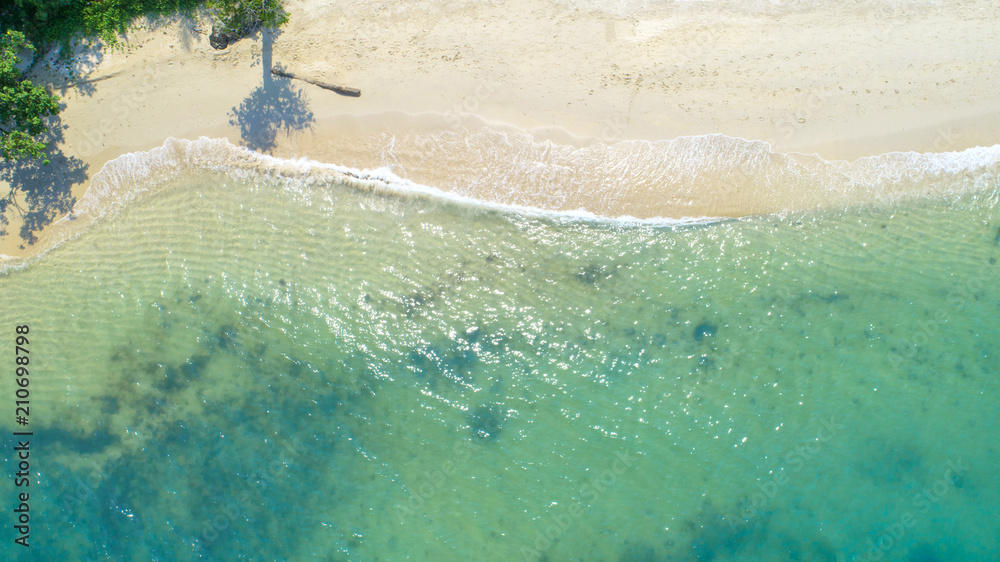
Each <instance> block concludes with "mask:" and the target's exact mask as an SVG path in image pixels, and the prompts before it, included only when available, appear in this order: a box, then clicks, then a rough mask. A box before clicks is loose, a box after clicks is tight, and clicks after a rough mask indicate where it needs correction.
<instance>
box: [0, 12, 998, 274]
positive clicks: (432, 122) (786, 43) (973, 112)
mask: <svg viewBox="0 0 1000 562" xmlns="http://www.w3.org/2000/svg"><path fill="white" fill-rule="evenodd" d="M515 4H517V6H515V7H514V8H517V9H513V8H512V7H510V6H508V5H506V4H505V5H500V4H497V5H493V4H491V3H483V4H476V5H472V4H461V5H456V6H452V5H450V3H449V2H445V1H443V0H442V1H440V2H438V3H433V4H432V3H427V4H426V5H425V4H421V5H420V6H419V7H413V8H385V7H382V8H379V7H378V6H353V5H348V6H346V7H339V6H328V5H324V3H322V2H319V1H317V0H299V1H291V2H289V4H288V8H289V12H290V13H291V20H290V22H289V24H288V25H287V26H286V27H285V28H284V29H283V30H282V31H281V33H280V34H279V35H278V36H277V37H275V38H273V46H272V48H271V49H268V45H269V42H268V41H265V40H264V38H263V37H262V36H261V35H260V34H258V35H257V36H255V37H253V38H249V39H244V40H242V41H240V42H238V43H236V44H235V45H233V46H230V47H229V48H227V49H226V50H225V51H215V50H213V49H211V47H209V45H208V37H207V29H206V28H205V26H204V24H201V27H200V28H199V27H198V24H197V23H194V24H193V23H192V22H183V21H182V22H174V23H171V24H168V25H163V26H159V27H152V28H150V29H141V30H137V31H135V32H132V33H130V35H129V37H128V43H127V46H126V48H125V49H124V50H119V51H108V52H104V53H101V54H99V55H95V56H93V57H92V59H91V60H92V61H93V62H92V64H90V65H89V66H87V67H86V69H88V70H89V74H86V79H85V80H84V82H85V83H86V88H77V89H70V90H68V91H66V92H65V94H64V95H63V96H62V97H63V100H62V101H63V102H64V103H65V106H66V107H65V109H64V111H63V112H62V114H61V119H62V123H63V124H64V125H65V126H66V129H65V132H64V141H63V142H62V143H60V145H59V148H60V149H61V150H62V151H63V153H64V154H65V155H66V156H67V157H68V158H70V159H76V161H78V162H82V163H83V164H85V165H86V174H87V177H86V179H85V181H82V182H77V183H75V184H74V185H72V188H71V193H72V195H73V196H75V197H76V199H77V201H79V200H80V198H81V197H82V196H83V194H84V193H85V192H86V190H87V187H88V186H89V184H90V181H91V180H92V178H93V177H94V175H95V174H96V173H97V171H98V170H100V169H101V168H102V166H103V165H104V164H105V163H107V162H109V161H111V160H113V159H114V158H116V157H117V156H120V155H122V154H127V153H131V152H135V151H142V150H149V149H152V148H155V147H157V146H161V145H162V144H163V142H164V140H165V139H167V138H171V137H174V138H189V139H196V138H200V137H202V136H211V137H220V138H226V139H228V140H229V141H230V142H231V143H233V144H243V145H244V146H249V147H250V148H257V149H263V150H261V151H262V152H265V153H270V154H272V155H274V156H276V157H280V158H309V159H312V160H316V161H321V162H330V163H332V164H340V165H345V166H350V167H357V168H372V167H377V166H379V165H381V164H382V162H381V161H377V160H378V159H379V158H382V154H381V153H380V150H381V148H380V147H374V146H370V142H369V145H365V146H359V145H358V144H357V140H358V139H367V140H366V141H365V142H368V141H370V138H369V137H371V136H372V133H371V131H372V130H373V129H377V130H379V131H384V132H388V134H393V133H395V134H401V133H398V131H401V130H404V129H405V130H410V131H418V130H422V131H423V133H422V134H430V135H452V134H454V133H455V131H456V130H457V129H459V128H461V127H464V124H465V123H468V122H469V121H470V118H469V117H468V116H469V115H471V116H475V117H474V118H472V120H473V121H476V120H478V121H481V122H485V123H489V124H495V125H496V126H497V128H502V129H505V130H515V131H521V132H522V133H523V134H530V135H531V136H532V137H533V138H534V139H535V141H537V142H539V143H544V142H545V141H546V140H548V141H551V142H553V143H555V144H558V145H566V146H569V147H576V148H586V147H588V146H593V145H595V144H598V143H600V144H608V145H614V144H615V143H620V142H622V141H636V140H639V141H664V142H667V141H668V139H678V138H682V137H689V136H701V135H712V134H723V135H727V136H730V137H734V138H743V139H749V140H763V141H769V142H770V143H771V148H772V150H773V151H774V152H776V153H778V154H780V155H782V156H783V157H790V156H791V155H792V153H802V154H811V153H814V154H816V155H817V156H818V157H820V158H822V159H824V160H828V161H833V160H852V161H853V160H856V159H857V158H861V157H865V156H876V155H880V154H885V153H891V152H905V151H911V150H912V151H918V152H953V151H959V150H962V149H965V148H971V147H975V146H992V145H994V144H996V143H998V142H1000V133H996V131H998V130H1000V99H996V98H995V96H993V95H992V93H993V92H995V91H1000V76H998V75H996V73H995V72H992V70H990V69H993V70H995V62H993V61H990V60H989V56H988V55H989V53H986V52H984V51H986V49H982V48H981V47H979V48H978V49H977V45H982V44H984V43H983V41H984V40H988V38H989V37H995V36H997V35H1000V19H998V18H993V19H991V18H990V17H989V16H988V15H987V16H984V15H983V14H982V12H981V9H987V8H989V6H990V5H989V3H987V2H974V3H960V2H936V3H931V2H914V3H911V4H910V5H909V6H908V7H907V8H906V9H904V10H895V11H887V10H877V9H870V10H868V11H867V12H866V11H859V10H847V9H843V8H839V7H836V6H827V5H825V4H823V5H820V6H817V7H814V8H810V9H802V10H798V11H795V10H788V11H786V12H784V13H782V14H781V15H780V17H777V16H776V15H775V14H774V13H773V12H774V10H770V11H767V10H762V11H757V12H753V11H750V10H746V9H735V8H733V7H730V6H728V5H727V4H725V3H718V4H705V5H699V6H684V7H678V6H667V7H662V8H659V9H655V10H649V9H646V10H643V11H641V14H640V12H639V11H637V12H636V13H635V14H614V13H610V12H602V11H599V10H598V9H596V8H594V7H593V6H590V7H584V8H575V9H574V8H570V7H565V6H560V5H557V4H555V3H552V2H548V1H536V0H517V1H516V2H515ZM872 6H875V8H878V5H875V4H872ZM394 10H395V11H394ZM640 16H641V17H640ZM931 31H933V32H934V33H931ZM828 36H829V37H831V38H830V39H827V38H825V37H828ZM78 63H79V61H78ZM267 64H275V65H278V64H280V65H284V66H285V67H287V68H288V69H289V70H292V71H294V72H296V74H303V75H306V76H309V77H314V78H319V79H323V80H326V81H330V82H335V83H338V84H344V85H348V86H353V87H358V88H360V89H361V91H362V97H361V98H356V99H355V98H346V97H342V96H338V95H336V94H334V93H332V92H328V91H324V90H321V89H319V88H316V87H314V86H310V85H307V84H305V83H302V82H299V81H289V80H286V79H280V78H271V77H270V74H269V73H265V72H263V70H264V67H265V66H266V65H267ZM43 66H44V65H41V64H40V65H39V67H43ZM37 74H38V76H37V77H36V78H37V79H40V81H42V82H47V83H50V84H57V83H59V82H60V80H62V79H63V78H64V76H60V74H59V72H58V71H54V70H52V69H48V70H46V69H45V68H40V69H39V71H38V72H37ZM78 84H79V82H78ZM255 103H256V104H257V105H254V104H255ZM269 104H270V105H269ZM274 107H277V108H278V109H279V111H276V112H273V111H272V113H271V114H269V113H268V109H269V108H271V109H273V108H274ZM244 109H246V111H243V110H244ZM352 123H353V130H351V129H352V126H351V124H352ZM306 125H308V126H309V128H304V126H306ZM286 128H287V130H286ZM255 145H256V146H255ZM431 168H435V169H431ZM406 172H407V176H408V177H411V179H413V180H414V181H418V183H428V182H426V181H422V180H423V179H424V178H431V179H432V180H434V179H435V178H443V179H444V180H446V181H437V180H435V181H433V182H432V183H430V185H433V186H435V187H439V188H441V189H447V188H448V187H447V186H448V183H449V182H448V181H447V180H450V179H452V176H449V174H451V173H452V172H454V173H455V174H453V175H458V172H461V170H457V169H451V168H448V165H445V166H440V165H435V166H431V165H430V164H425V165H424V166H423V167H422V168H420V167H417V168H414V167H413V166H412V165H411V166H410V167H409V168H408V169H407V170H406ZM431 172H433V173H431ZM702 188H703V189H712V187H711V186H708V187H706V186H702ZM0 189H2V186H0ZM722 191H723V193H719V194H718V195H719V196H718V197H717V198H716V199H717V200H718V201H719V203H720V205H719V209H718V210H721V211H723V212H722V213H719V214H722V215H726V214H734V215H736V216H739V215H740V212H739V207H740V205H741V204H736V205H735V207H733V204H732V203H731V202H726V201H723V200H722V197H723V196H724V195H725V193H724V190H722ZM598 203H599V202H598ZM789 203H793V200H791V199H789ZM732 208H736V211H733V210H732ZM606 210H607V211H610V210H611V209H610V208H609V209H604V208H589V207H588V208H587V211H589V212H591V213H595V214H598V215H601V214H610V213H604V211H606ZM651 210H652V209H651ZM705 210H708V211H711V210H712V209H710V208H707V207H706V208H705ZM744 210H745V211H747V212H746V213H742V214H753V212H754V211H755V209H754V208H752V207H747V208H746V209H744ZM712 214H714V213H708V215H712ZM56 218H58V217H56ZM8 232H12V234H8V235H7V236H5V237H3V239H0V254H7V255H12V256H17V255H21V256H24V255H30V254H31V253H33V251H34V249H33V248H34V247H33V246H26V247H25V249H24V250H21V249H19V248H18V247H17V246H18V245H19V244H20V243H21V240H20V238H19V237H18V236H17V234H16V232H17V225H16V224H15V223H14V222H13V221H12V223H11V224H10V225H9V226H8ZM43 234H44V231H43Z"/></svg>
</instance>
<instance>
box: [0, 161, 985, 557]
mask: <svg viewBox="0 0 1000 562" xmlns="http://www.w3.org/2000/svg"><path fill="white" fill-rule="evenodd" d="M991 182H992V183H991ZM998 191H1000V187H998V185H997V184H996V183H995V181H994V180H989V181H987V182H986V184H985V185H984V186H983V187H982V188H981V189H979V190H977V191H975V192H972V193H967V194H965V195H960V196H946V197H939V198H933V199H926V200H913V201H909V202H901V203H895V204H892V205H879V206H870V207H860V208H856V209H848V210H837V211H818V212H812V213H798V214H787V215H783V216H764V217H752V218H746V219H740V220H728V221H721V222H714V223H709V224H699V225H675V226H669V225H654V224H642V223H638V222H631V223H629V222H617V221H599V220H589V219H581V218H572V217H568V216H560V215H543V214H531V213H519V212H512V211H502V210H497V209H490V208H485V207H479V206H469V205H463V204H459V203H455V202H450V201H448V200H444V199H438V198H433V197H432V198H427V197H415V196H401V195H392V194H376V193H372V192H370V191H365V190H359V189H356V188H353V187H348V186H346V185H342V184H337V183H329V182H302V181H298V180H294V179H276V178H275V177H273V176H266V175H254V174H246V173H243V174H235V175H233V174H225V173H221V172H209V171H205V170H200V171H198V172H197V173H188V174H182V175H180V176H179V177H176V178H174V179H172V180H171V181H170V183H169V184H168V185H165V186H162V188H161V189H159V190H158V191H156V192H155V193H150V194H147V195H146V196H144V197H140V198H138V199H137V200H136V201H133V202H132V203H131V204H129V205H127V206H125V207H124V209H123V210H122V211H121V212H120V213H118V214H117V215H115V216H111V217H108V218H107V219H106V220H103V221H100V222H98V223H97V224H96V225H94V226H93V227H91V228H90V229H89V230H87V231H86V232H85V233H83V235H81V236H80V237H79V238H77V239H75V240H72V241H70V242H67V243H66V244H64V245H62V246H61V247H59V248H57V249H55V250H53V251H51V252H50V253H48V254H47V255H45V256H43V257H42V258H41V259H39V260H37V261H35V262H33V263H31V264H29V265H28V266H27V267H25V268H23V269H20V270H12V271H8V272H7V273H6V274H5V275H4V276H3V277H0V330H2V334H4V335H3V336H2V337H3V338H5V341H6V343H5V344H4V351H3V353H2V354H0V359H2V361H3V364H4V365H6V367H4V368H5V369H6V370H11V369H12V367H11V368H10V369H8V367H10V366H11V365H13V354H12V353H11V352H10V351H11V350H10V349H7V348H12V344H13V341H14V339H13V338H14V327H15V326H16V325H22V324H28V325H30V330H31V331H30V350H31V358H32V374H31V386H30V388H31V408H32V413H31V422H30V429H31V430H32V431H34V432H35V436H34V437H33V440H32V445H31V446H32V449H33V451H32V465H31V466H32V468H31V471H32V477H31V485H30V490H31V497H32V502H31V509H32V514H31V543H32V546H31V548H30V549H24V548H23V547H21V546H18V545H15V544H14V543H13V539H14V537H15V533H14V531H13V530H12V529H11V527H10V525H12V524H13V518H12V517H11V516H12V513H11V512H10V511H9V509H8V510H7V511H6V513H7V514H6V516H5V517H7V519H8V523H9V524H8V525H5V527H4V528H5V533H6V536H4V538H3V547H2V551H3V553H4V554H3V558H5V559H24V560H29V559H33V560H59V559H67V560H105V559H108V560H196V559H204V560H232V559H246V560H275V559H280V560H314V559H315V560H404V559H409V560H996V559H998V558H1000V555H998V554H997V552H998V551H1000V545H998V539H997V537H998V536H1000V532H998V531H1000V529H998V525H1000V524H998V512H997V511H998V508H997V506H998V505H1000V477H998V476H997V474H998V473H997V468H996V467H997V466H998V465H1000V453H998V446H997V444H996V440H995V430H996V427H997V422H998V414H1000V408H998V403H1000V402H998V398H1000V380H998V375H1000V361H998V358H1000V320H998V319H1000V287H998V284H997V279H998V272H1000V265H997V260H998V259H1000V207H998ZM12 378H13V377H12V376H5V378H4V394H3V396H4V400H5V402H7V403H5V404H3V406H2V409H0V411H2V412H5V414H4V417H3V418H2V419H0V425H2V426H3V429H4V435H5V437H4V443H3V455H4V457H5V461H4V469H5V471H6V473H7V475H8V476H9V477H7V478H4V479H3V480H2V482H0V497H2V498H3V500H4V502H5V504H6V505H10V506H12V507H13V498H14V494H15V490H14V487H13V473H14V472H15V470H16V466H15V464H14V458H13V455H14V452H13V448H14V445H15V443H14V440H15V438H14V437H13V436H11V431H14V430H16V429H18V428H16V427H15V426H14V424H13V417H14V416H13V396H12V393H13V390H14V388H15V387H14V385H13V382H12Z"/></svg>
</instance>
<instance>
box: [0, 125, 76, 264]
mask: <svg viewBox="0 0 1000 562" xmlns="http://www.w3.org/2000/svg"><path fill="white" fill-rule="evenodd" d="M64 127H65V126H64V125H62V124H61V123H60V120H59V116H58V115H56V116H54V117H52V118H51V121H50V127H49V132H48V135H47V136H48V138H47V139H46V140H47V141H48V147H47V148H46V150H45V153H44V156H43V158H35V159H23V160H17V161H4V162H2V163H0V180H3V181H5V182H7V184H8V185H10V187H11V189H10V192H9V193H7V194H6V195H5V196H4V197H3V198H2V199H0V236H6V235H7V234H8V233H7V226H8V225H9V224H10V222H9V217H8V213H7V211H8V209H11V208H13V209H14V210H15V211H16V212H17V213H18V214H20V216H21V219H22V223H21V229H20V232H19V234H20V236H21V240H22V241H23V244H22V245H21V247H22V248H23V247H24V244H28V245H31V244H34V243H35V242H37V241H38V236H37V234H38V232H39V231H41V230H42V229H44V228H45V227H46V226H48V225H49V224H51V223H52V221H54V220H55V219H56V217H58V216H61V215H64V214H66V213H68V212H69V211H70V210H71V209H72V208H73V204H74V203H76V197H74V196H73V194H72V190H73V187H74V186H76V185H79V184H81V183H83V182H84V181H86V180H87V164H85V163H84V162H83V161H82V160H80V159H79V158H77V157H75V156H66V155H65V154H64V153H63V151H62V150H61V149H60V148H59V147H58V145H59V143H61V142H62V140H63V137H62V130H63V128H64ZM43 159H46V160H49V163H48V164H45V163H44V162H43ZM18 193H21V194H23V204H24V206H22V205H21V204H20V203H18V199H19V198H18Z"/></svg>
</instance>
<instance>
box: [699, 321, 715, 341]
mask: <svg viewBox="0 0 1000 562" xmlns="http://www.w3.org/2000/svg"><path fill="white" fill-rule="evenodd" d="M718 331H719V328H718V327H717V326H716V325H715V324H712V323H709V322H702V323H701V324H698V325H697V326H695V327H694V340H695V341H698V342H700V341H703V340H704V339H705V338H714V337H715V334H716V333H717V332H718Z"/></svg>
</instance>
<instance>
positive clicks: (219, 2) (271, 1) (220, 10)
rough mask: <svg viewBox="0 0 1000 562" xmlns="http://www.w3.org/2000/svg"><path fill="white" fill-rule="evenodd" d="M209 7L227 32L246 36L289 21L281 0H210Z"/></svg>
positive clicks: (237, 35) (274, 27)
mask: <svg viewBox="0 0 1000 562" xmlns="http://www.w3.org/2000/svg"><path fill="white" fill-rule="evenodd" d="M208 7H209V8H210V9H211V10H212V11H213V12H215V17H216V19H217V20H218V21H219V23H220V24H222V26H221V27H222V30H223V31H225V32H226V33H227V34H229V35H232V36H236V37H244V36H246V35H248V34H250V33H252V32H253V31H255V30H257V29H260V28H262V27H264V28H269V29H276V28H278V27H281V26H282V25H284V24H285V23H286V22H287V21H288V13H287V12H285V7H284V6H283V5H282V1H281V0H208Z"/></svg>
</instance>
